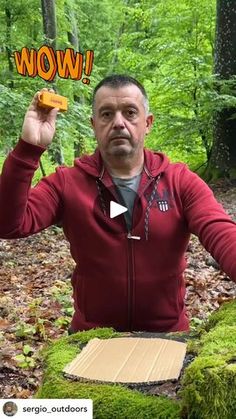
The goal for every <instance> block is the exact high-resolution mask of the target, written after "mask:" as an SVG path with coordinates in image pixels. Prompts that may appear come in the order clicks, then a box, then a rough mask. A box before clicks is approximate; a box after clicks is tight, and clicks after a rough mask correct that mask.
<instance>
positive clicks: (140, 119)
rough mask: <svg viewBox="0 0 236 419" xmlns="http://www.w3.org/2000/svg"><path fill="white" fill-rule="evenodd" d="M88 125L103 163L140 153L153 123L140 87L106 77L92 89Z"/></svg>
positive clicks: (116, 77) (129, 79) (127, 79)
mask: <svg viewBox="0 0 236 419" xmlns="http://www.w3.org/2000/svg"><path fill="white" fill-rule="evenodd" d="M91 122H92V126H93V129H94V133H95V137H96V139H97V142H98V146H99V149H100V151H101V153H102V155H103V157H104V158H105V159H106V158H108V159H109V158H113V157H123V158H125V157H128V158H132V156H134V155H135V154H137V153H141V152H142V150H143V144H144V138H145V135H146V134H147V133H148V132H149V131H150V128H151V126H152V122H153V116H152V115H151V114H149V113H148V99H147V95H146V92H145V89H144V87H143V86H142V85H141V84H140V83H139V82H138V81H137V80H135V79H134V78H132V77H129V76H124V75H112V76H108V77H106V78H105V79H103V80H102V81H101V82H100V83H99V84H98V85H97V86H96V87H95V90H94V94H93V117H92V118H91Z"/></svg>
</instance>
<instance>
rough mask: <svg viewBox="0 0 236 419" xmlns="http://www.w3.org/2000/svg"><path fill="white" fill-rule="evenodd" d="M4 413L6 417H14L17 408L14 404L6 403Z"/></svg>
mask: <svg viewBox="0 0 236 419" xmlns="http://www.w3.org/2000/svg"><path fill="white" fill-rule="evenodd" d="M3 412H4V413H5V415H6V416H14V415H15V414H16V412H17V406H16V404H15V403H14V402H6V403H5V404H4V406H3Z"/></svg>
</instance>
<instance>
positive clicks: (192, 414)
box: [179, 301, 236, 419]
mask: <svg viewBox="0 0 236 419" xmlns="http://www.w3.org/2000/svg"><path fill="white" fill-rule="evenodd" d="M235 314H236V301H233V302H231V303H226V304H225V305H224V306H222V307H221V309H220V310H219V311H218V312H216V313H214V314H213V315H212V316H211V317H210V319H209V321H208V323H207V324H206V329H207V330H208V333H202V336H201V337H200V339H199V341H198V343H197V348H198V356H197V357H196V358H195V360H194V361H193V362H192V363H191V364H190V365H189V367H188V368H186V370H185V373H184V376H183V380H182V390H181V391H180V394H179V395H180V396H181V397H182V408H183V409H182V412H183V413H184V414H186V415H187V417H188V418H194V419H195V418H196V419H202V418H204V419H209V418H216V419H217V418H220V419H234V418H235V417H236V364H235V355H236V326H235ZM233 319H234V322H233Z"/></svg>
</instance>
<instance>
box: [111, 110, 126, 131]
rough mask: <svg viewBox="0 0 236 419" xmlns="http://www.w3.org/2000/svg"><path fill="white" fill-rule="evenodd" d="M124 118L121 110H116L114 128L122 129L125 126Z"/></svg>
mask: <svg viewBox="0 0 236 419" xmlns="http://www.w3.org/2000/svg"><path fill="white" fill-rule="evenodd" d="M124 126H125V124H124V118H123V115H122V113H121V112H116V113H115V115H114V119H113V128H115V129H120V128H124Z"/></svg>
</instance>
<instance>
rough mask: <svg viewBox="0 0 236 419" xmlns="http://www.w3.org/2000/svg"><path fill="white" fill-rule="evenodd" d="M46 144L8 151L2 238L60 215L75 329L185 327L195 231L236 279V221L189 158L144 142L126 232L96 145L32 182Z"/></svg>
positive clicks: (0, 205) (0, 206)
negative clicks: (114, 212)
mask: <svg viewBox="0 0 236 419" xmlns="http://www.w3.org/2000/svg"><path fill="white" fill-rule="evenodd" d="M43 151H44V149H43V148H42V147H38V146H34V145H31V144H28V143H26V142H24V141H23V140H20V141H19V143H18V144H17V146H16V147H15V149H14V150H13V151H12V152H11V153H10V154H9V156H8V158H7V159H6V161H5V163H4V167H3V171H2V176H1V182H0V236H1V238H5V239H9V238H20V237H26V236H28V235H30V234H33V233H37V232H39V231H41V230H42V229H44V228H46V227H48V226H50V225H52V224H55V223H61V225H62V226H63V230H64V233H65V235H66V237H67V239H68V241H69V242H70V249H71V254H72V257H73V259H74V260H75V262H76V268H75V271H74V273H73V277H72V285H73V297H74V305H75V313H74V316H73V319H72V324H71V329H72V330H73V331H77V330H86V329H89V328H92V327H103V326H112V327H114V328H115V329H117V330H120V331H132V330H145V331H153V332H163V331H177V330H188V319H187V316H186V313H185V308H184V295H185V285H184V278H183V271H184V268H185V266H186V262H185V251H186V248H187V245H188V241H189V237H190V233H193V234H196V235H198V236H199V238H200V241H201V242H202V244H203V245H204V246H205V248H206V249H207V250H208V251H209V252H210V253H211V254H212V255H213V257H214V258H215V259H216V260H217V261H218V263H219V264H220V265H221V267H222V269H223V270H224V271H225V272H226V273H227V274H228V275H229V276H230V277H231V278H232V279H233V280H234V281H236V225H235V223H234V222H233V221H232V220H231V219H230V218H229V216H228V215H227V214H226V213H225V212H224V210H223V208H222V206H221V205H220V204H219V203H217V201H216V200H215V198H214V196H213V194H212V191H211V190H210V189H209V188H208V186H207V185H206V184H205V183H204V182H203V181H202V180H201V179H200V178H199V177H198V176H197V175H195V174H194V173H192V172H191V171H190V170H189V169H188V168H187V167H186V165H184V164H181V163H178V164H171V163H170V162H169V160H168V159H167V157H166V156H164V155H163V154H161V153H154V152H152V151H150V150H147V149H144V156H145V166H144V170H143V172H142V176H141V180H140V185H139V189H138V191H137V197H136V199H135V203H134V209H133V220H132V223H133V224H132V230H131V231H130V232H128V231H127V227H126V223H125V219H124V215H123V214H122V215H120V216H118V217H116V218H110V216H109V205H110V201H111V200H115V201H117V194H116V189H115V186H114V184H113V181H112V178H111V176H110V175H109V173H108V172H107V170H106V169H105V168H104V165H103V161H102V158H101V155H100V152H99V151H98V150H97V151H96V152H95V153H94V154H93V155H91V156H84V157H82V158H80V159H76V160H75V164H74V167H59V168H58V169H57V170H56V172H55V173H53V174H51V175H50V176H48V177H45V178H43V179H42V180H41V181H40V182H39V183H38V185H36V186H35V187H34V188H30V185H31V180H32V177H33V174H34V172H35V170H36V168H37V167H38V161H39V158H40V155H41V154H42V152H43Z"/></svg>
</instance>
